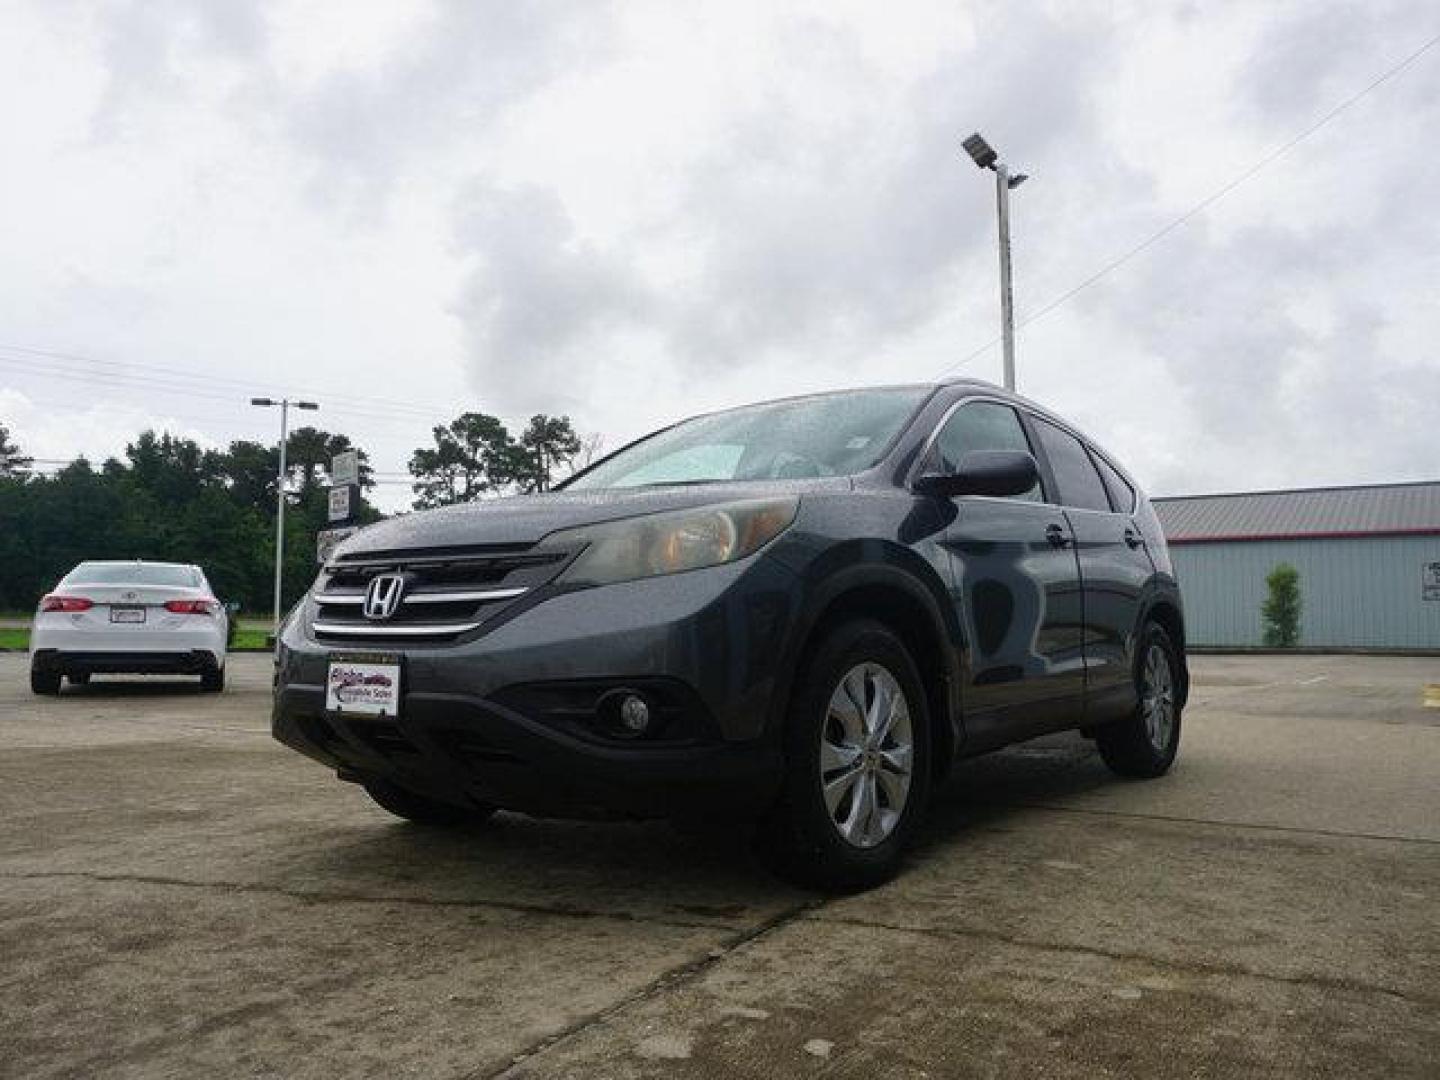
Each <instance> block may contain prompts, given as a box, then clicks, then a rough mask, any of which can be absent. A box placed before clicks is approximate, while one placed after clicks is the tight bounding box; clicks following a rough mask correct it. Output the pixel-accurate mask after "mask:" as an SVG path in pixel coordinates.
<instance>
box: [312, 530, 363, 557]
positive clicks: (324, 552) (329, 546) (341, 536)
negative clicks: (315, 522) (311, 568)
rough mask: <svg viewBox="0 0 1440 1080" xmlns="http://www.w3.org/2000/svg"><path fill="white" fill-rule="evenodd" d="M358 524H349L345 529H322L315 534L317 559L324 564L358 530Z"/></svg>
mask: <svg viewBox="0 0 1440 1080" xmlns="http://www.w3.org/2000/svg"><path fill="white" fill-rule="evenodd" d="M357 528H358V526H355V525H347V526H345V527H344V528H343V529H321V530H320V531H319V532H318V533H316V534H315V561H316V562H317V563H319V564H320V565H321V566H324V565H325V563H326V562H328V561H329V559H330V556H331V555H333V554H334V553H335V549H336V548H337V547H339V546H340V545H341V543H342V542H344V541H345V540H347V539H349V538H350V537H351V536H352V535H354V533H355V532H356V530H357Z"/></svg>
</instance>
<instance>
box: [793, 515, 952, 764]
mask: <svg viewBox="0 0 1440 1080" xmlns="http://www.w3.org/2000/svg"><path fill="white" fill-rule="evenodd" d="M876 586H879V587H883V588H889V589H894V590H896V591H897V592H901V593H903V594H904V595H905V596H906V597H907V598H909V599H910V600H912V601H914V603H915V605H916V607H917V608H919V609H920V610H921V611H923V612H924V614H925V617H926V619H927V620H928V622H929V630H930V632H931V633H932V634H933V635H934V639H935V641H936V642H937V644H938V645H939V652H940V658H941V664H942V678H943V679H944V683H945V685H944V687H943V694H942V695H941V700H942V701H943V702H944V703H945V713H946V715H945V718H944V719H945V721H946V723H947V725H948V726H949V729H950V736H951V740H952V742H951V746H952V747H959V745H960V744H961V742H962V741H963V738H964V728H963V720H962V713H961V705H962V702H961V693H960V688H961V686H962V685H963V680H962V671H961V662H962V657H963V656H964V651H965V642H964V635H963V632H962V629H961V626H960V620H959V618H958V617H957V616H956V614H955V609H954V605H953V604H952V603H951V601H950V595H949V587H948V585H947V583H946V581H945V580H944V578H942V576H941V575H940V573H939V572H938V571H937V570H936V569H935V568H934V567H933V566H931V565H930V564H929V563H928V562H926V561H925V560H924V559H923V558H921V557H920V556H919V555H917V554H916V553H915V552H914V551H913V550H911V549H910V548H908V547H905V546H904V545H901V544H896V543H893V542H890V541H886V540H878V539H867V540H854V541H846V542H845V543H842V544H837V545H836V546H835V547H833V548H831V549H830V550H828V551H826V552H825V553H824V554H823V555H821V556H820V557H818V558H817V559H815V560H814V561H812V562H811V563H810V565H809V567H808V568H807V569H806V571H805V573H804V575H803V577H802V586H801V601H800V610H799V613H798V615H797V617H796V619H795V622H794V626H793V630H792V632H791V635H790V637H789V640H788V641H787V642H786V645H785V651H784V655H783V657H782V663H781V665H780V670H781V671H782V672H783V673H784V674H783V675H782V676H781V678H780V680H779V681H778V682H777V687H776V691H777V692H776V694H775V697H774V700H773V701H772V703H771V713H770V716H769V717H768V718H767V721H768V723H767V727H769V728H770V729H771V730H779V728H780V725H781V723H783V718H784V713H785V710H786V708H787V706H788V704H789V700H790V694H791V691H792V690H793V687H794V682H795V678H796V675H797V674H798V669H799V667H800V663H801V661H802V658H803V655H804V651H805V649H806V647H807V646H808V645H809V643H810V642H811V641H812V640H814V636H815V633H816V631H817V629H818V628H819V624H820V620H821V618H822V617H823V616H824V614H825V612H826V611H827V609H829V608H830V607H831V606H832V605H833V604H834V603H835V602H836V601H837V600H839V599H840V598H841V597H843V596H844V595H845V594H847V593H850V592H853V591H855V590H857V589H862V588H873V587H876ZM943 764H945V765H948V761H946V762H944V763H943Z"/></svg>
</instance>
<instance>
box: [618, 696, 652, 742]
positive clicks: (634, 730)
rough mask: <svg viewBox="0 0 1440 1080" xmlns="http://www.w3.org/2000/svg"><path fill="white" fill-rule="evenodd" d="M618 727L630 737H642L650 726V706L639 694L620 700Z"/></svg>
mask: <svg viewBox="0 0 1440 1080" xmlns="http://www.w3.org/2000/svg"><path fill="white" fill-rule="evenodd" d="M620 726H621V727H622V728H624V729H625V731H626V732H627V733H629V734H631V735H643V734H645V730H646V728H648V727H649V726H650V706H649V704H648V703H647V702H646V701H645V699H644V698H642V697H641V696H640V695H639V694H627V695H626V696H625V697H624V699H622V700H621V702H620Z"/></svg>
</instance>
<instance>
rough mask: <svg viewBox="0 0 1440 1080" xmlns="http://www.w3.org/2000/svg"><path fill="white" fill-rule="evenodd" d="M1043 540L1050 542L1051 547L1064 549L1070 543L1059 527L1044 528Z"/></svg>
mask: <svg viewBox="0 0 1440 1080" xmlns="http://www.w3.org/2000/svg"><path fill="white" fill-rule="evenodd" d="M1045 539H1046V540H1049V541H1050V544H1051V546H1052V547H1064V546H1065V545H1066V544H1068V543H1070V538H1069V537H1068V536H1066V535H1065V530H1064V529H1063V528H1061V527H1060V526H1059V525H1048V526H1046V528H1045Z"/></svg>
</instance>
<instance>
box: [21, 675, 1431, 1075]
mask: <svg viewBox="0 0 1440 1080" xmlns="http://www.w3.org/2000/svg"><path fill="white" fill-rule="evenodd" d="M269 671H270V668H269V658H268V657H263V656H250V655H247V656H236V657H232V659H231V668H230V689H229V690H227V692H226V693H225V694H224V695H222V696H219V697H216V696H210V695H201V694H199V693H198V692H195V691H194V690H193V689H192V687H191V686H190V685H189V684H188V683H182V682H175V683H169V684H167V683H163V682H162V683H156V682H143V681H138V680H127V681H123V682H120V681H111V682H103V681H100V680H98V679H97V681H96V683H95V684H94V685H92V686H90V687H86V688H80V689H68V688H67V690H66V692H65V693H64V694H63V695H62V696H61V697H59V698H56V699H40V698H34V697H32V696H30V694H29V692H28V688H26V686H25V657H24V656H23V655H19V654H13V653H12V654H0V1076H5V1077H51V1076H76V1077H90V1076H97V1075H104V1076H135V1077H141V1076H144V1077H151V1076H176V1077H196V1076H210V1075H215V1076H246V1077H331V1076H375V1077H382V1076H383V1077H393V1076H417V1077H421V1076H423V1077H488V1076H494V1075H511V1076H517V1077H522V1076H523V1077H550V1076H564V1077H611V1076H614V1077H621V1076H624V1077H630V1076H706V1077H773V1076H778V1075H797V1076H807V1075H826V1076H844V1077H892V1076H893V1077H920V1076H932V1077H939V1076H976V1077H1007V1076H1026V1077H1038V1076H1045V1077H1070V1076H1076V1077H1078V1076H1117V1077H1119V1076H1146V1077H1171V1076H1174V1077H1181V1076H1184V1077H1191V1076H1227V1077H1229V1076H1259V1075H1265V1076H1297V1077H1298V1076H1305V1077H1316V1076H1387V1077H1393V1076H1413V1077H1430V1078H1434V1077H1435V1076H1437V1075H1440V711H1437V710H1426V709H1423V708H1421V707H1420V701H1421V689H1422V686H1423V684H1425V683H1427V682H1440V661H1436V660H1426V659H1402V658H1358V657H1323V656H1305V657H1286V658H1274V657H1246V658H1238V657H1200V658H1196V659H1195V660H1194V671H1195V687H1194V692H1193V696H1192V703H1191V707H1190V709H1189V711H1188V712H1187V714H1186V718H1185V722H1186V728H1185V734H1184V740H1183V743H1182V748H1181V757H1180V761H1179V763H1178V765H1177V767H1176V769H1175V771H1174V772H1173V773H1172V774H1171V775H1170V776H1168V777H1166V778H1164V779H1162V780H1158V781H1152V782H1148V783H1133V782H1121V781H1118V780H1115V779H1114V778H1112V777H1111V776H1110V775H1109V774H1108V773H1107V772H1106V770H1105V769H1104V768H1103V766H1102V765H1101V764H1100V762H1099V760H1098V758H1097V757H1096V756H1095V754H1094V753H1093V751H1092V750H1091V748H1090V744H1089V743H1087V742H1085V741H1084V740H1081V739H1079V738H1078V737H1076V738H1070V737H1066V738H1059V739H1053V740H1046V741H1044V742H1040V743H1032V744H1029V745H1027V746H1024V747H1019V748H1016V749H1013V750H1011V751H1008V752H1006V753H1004V754H1001V755H997V756H994V757H991V758H988V759H982V760H979V761H976V762H971V763H968V764H965V765H963V766H961V767H960V768H959V769H958V770H957V774H956V776H955V777H954V779H953V780H952V781H951V782H950V783H949V785H948V786H947V787H946V788H945V789H944V790H943V791H942V792H941V793H940V796H939V799H938V802H937V805H936V807H935V809H934V812H933V814H932V820H931V822H930V824H929V827H928V828H927V830H926V839H925V841H924V843H923V844H922V845H921V847H920V849H919V850H917V851H916V852H915V853H914V855H913V857H912V858H911V859H910V862H909V865H908V868H907V870H906V872H905V873H904V874H903V875H902V876H901V877H900V878H899V879H898V880H897V881H895V882H893V883H892V884H890V885H888V886H886V887H884V888H881V889H877V890H875V891H874V892H871V893H868V894H865V895H861V896H855V897H848V898H839V899H825V898H822V897H818V896H815V895H812V894H808V893H803V892H800V891H797V890H794V889H791V888H789V887H787V886H784V885H781V884H779V883H777V882H776V881H774V880H773V879H771V878H769V877H767V876H766V875H765V874H764V873H763V872H762V871H761V870H759V869H758V868H756V867H755V866H754V865H753V864H752V863H751V862H750V861H749V859H748V858H747V856H746V854H745V850H744V847H743V845H741V844H738V843H736V842H734V841H732V840H727V839H726V838H725V837H713V836H711V837H705V838H689V837H684V836H681V835H679V834H678V833H675V832H673V831H672V830H670V829H669V828H667V827H665V826H663V825H658V824H657V825H600V824H576V823H562V822H545V821H535V820H531V819H528V818H524V817H519V816H513V815H501V816H500V817H498V818H497V819H496V820H495V821H494V822H493V823H492V824H491V825H489V826H487V827H484V828H481V829H477V830H473V831H470V832H461V833H449V834H446V833H435V832H427V831H423V830H419V829H416V828H413V827H410V826H407V825H405V824H403V823H400V822H398V821H396V820H394V819H392V818H390V817H389V816H388V815H386V814H385V813H384V812H383V811H381V810H379V809H378V808H377V807H374V806H373V805H371V804H370V803H369V801H368V800H367V799H366V798H365V796H364V795H363V793H362V792H360V791H359V790H358V789H356V788H355V787H353V786H350V785H347V784H342V783H338V782H336V781H335V780H334V778H333V777H332V776H330V775H328V774H327V773H326V772H325V771H324V770H323V769H321V768H320V767H319V766H317V765H315V764H313V763H311V762H308V761H306V760H304V759H302V758H300V757H298V756H296V755H294V754H292V753H290V752H289V751H286V750H284V749H283V748H281V747H280V746H279V745H278V744H275V743H274V742H272V741H271V739H270V737H269V734H268V698H269Z"/></svg>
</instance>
